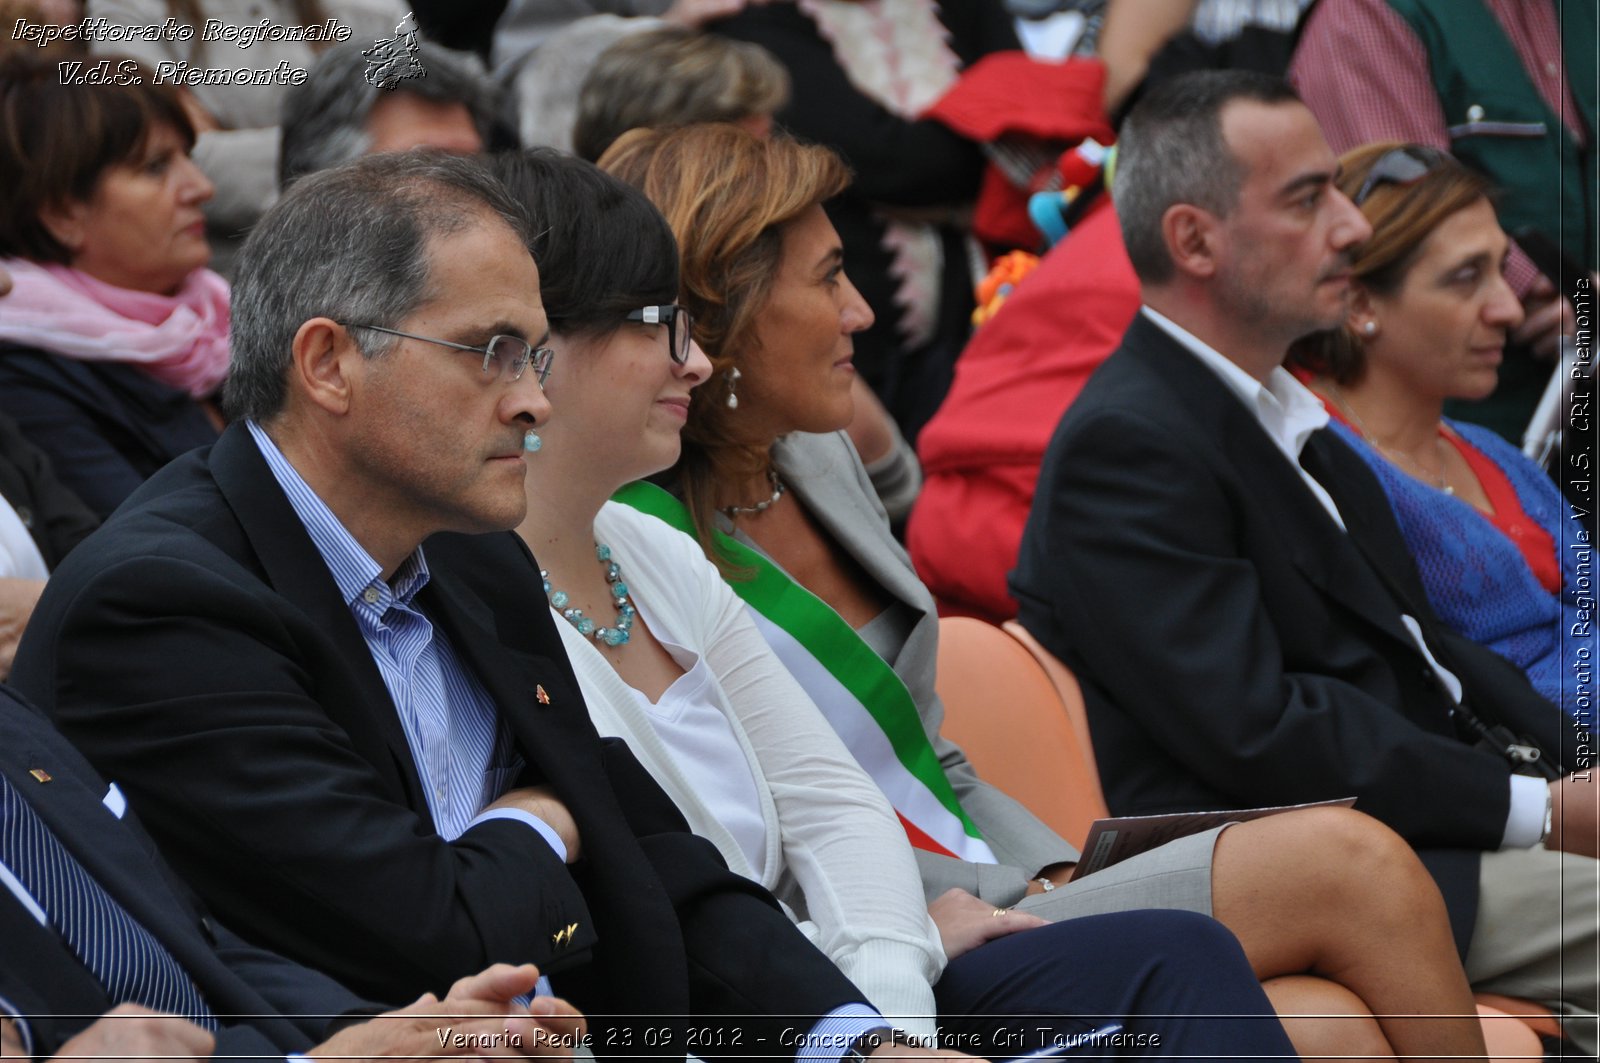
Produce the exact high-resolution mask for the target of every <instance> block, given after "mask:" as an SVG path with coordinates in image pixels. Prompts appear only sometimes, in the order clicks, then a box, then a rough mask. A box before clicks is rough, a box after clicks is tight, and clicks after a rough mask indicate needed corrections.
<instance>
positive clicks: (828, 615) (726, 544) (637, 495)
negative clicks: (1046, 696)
mask: <svg viewBox="0 0 1600 1063" xmlns="http://www.w3.org/2000/svg"><path fill="white" fill-rule="evenodd" d="M612 497H613V500H614V501H617V502H621V503H623V504H624V505H629V506H632V507H633V508H635V509H637V510H640V511H641V512H644V513H648V514H650V515H651V516H653V517H657V518H659V519H661V520H663V521H666V522H667V523H668V524H670V525H672V526H673V527H674V528H677V529H678V530H679V531H681V532H684V533H685V534H688V535H690V536H692V535H693V534H694V522H693V520H692V518H691V517H690V516H689V511H688V509H687V508H686V507H685V506H684V505H683V503H682V502H679V501H678V500H677V499H676V498H674V497H673V496H672V495H671V494H669V493H667V492H666V491H664V490H662V489H661V488H659V487H657V486H655V485H654V484H649V483H643V482H640V483H633V484H629V485H628V486H627V487H624V488H623V489H622V490H620V491H618V492H617V493H616V494H615V495H614V496H612ZM717 542H718V545H719V546H721V547H722V548H723V549H724V550H726V551H727V554H726V556H728V557H729V558H730V559H731V560H732V561H733V563H734V564H735V565H736V566H738V567H740V568H742V569H744V570H746V571H749V572H753V573H754V575H753V576H752V577H751V578H749V579H746V580H740V581H737V582H732V581H730V584H729V585H730V586H731V587H732V588H733V590H734V592H735V593H737V594H738V595H739V597H740V598H741V599H743V600H744V602H745V604H746V605H747V606H748V607H749V609H750V614H751V618H752V619H753V620H754V621H755V623H756V626H757V627H758V628H760V629H761V634H762V635H763V636H764V637H765V638H766V640H767V643H768V645H770V646H771V647H772V649H773V651H774V652H775V653H777V655H778V658H779V659H780V660H781V661H782V662H783V664H784V666H785V667H786V668H788V669H789V671H790V672H791V673H793V675H794V677H795V679H797V680H798V681H799V683H800V685H801V686H802V687H804V688H805V690H806V693H808V694H809V695H811V699H812V700H813V701H815V702H816V703H817V707H818V708H820V709H821V710H822V713H823V715H824V716H826V717H827V718H828V722H829V723H830V724H832V725H833V729H834V730H835V731H837V732H838V734H839V737H840V738H841V739H843V741H844V744H845V746H846V747H848V748H849V750H850V752H851V753H852V754H854V756H855V758H856V760H857V762H859V763H860V765H861V767H862V769H863V770H865V771H866V773H867V774H868V775H870V776H871V777H872V780H873V781H874V782H875V783H877V784H878V788H879V789H881V790H882V791H883V793H884V796H886V797H887V798H888V799H889V803H890V804H891V805H893V806H894V810H895V813H896V814H897V815H898V816H899V817H900V823H901V825H902V826H903V827H905V831H906V835H907V837H909V838H910V839H911V844H912V845H913V846H915V847H916V848H918V849H925V850H928V851H929V852H935V853H941V854H943V855H945V856H955V857H959V858H961V859H963V860H971V861H974V862H977V863H985V864H992V863H996V862H997V861H996V860H995V856H994V853H993V852H991V851H990V849H989V846H988V845H987V844H986V843H985V842H984V840H983V838H982V837H981V836H980V835H979V833H978V828H977V827H976V826H974V825H973V823H972V820H971V819H970V818H969V817H968V816H967V814H966V812H965V811H963V810H962V808H961V802H960V801H959V800H958V799H957V798H956V793H955V790H954V788H953V787H951V785H950V780H949V779H947V778H946V777H945V774H944V768H943V767H942V766H941V765H940V763H939V758H938V756H937V754H935V753H934V751H933V746H932V744H931V743H930V742H929V741H928V736H927V734H926V733H925V732H924V731H923V729H922V720H921V718H920V717H919V716H918V715H917V706H916V703H915V702H914V701H912V699H911V693H910V691H908V690H907V689H906V686H905V684H904V683H903V682H901V681H900V677H899V676H897V675H895V673H894V669H893V668H890V667H889V665H888V663H887V662H885V661H884V659H883V658H882V657H879V656H878V655H877V654H876V653H875V652H873V650H872V647H870V646H868V645H867V644H866V643H865V642H863V641H862V640H861V637H860V636H859V635H857V634H856V633H855V631H854V630H853V629H852V628H851V627H850V625H849V624H847V623H845V621H844V619H843V618H842V617H840V616H839V614H838V613H836V612H834V611H833V608H832V607H831V606H829V605H828V604H827V603H826V602H823V601H822V600H821V599H819V598H818V597H817V596H816V595H814V594H812V593H811V592H810V591H808V590H806V589H805V588H804V587H802V586H801V585H800V584H798V583H796V582H795V581H794V580H793V579H791V578H789V576H788V575H787V574H786V573H785V572H783V570H781V569H780V568H778V567H777V566H776V565H774V564H773V563H772V562H771V561H769V560H767V559H766V558H765V557H763V556H762V555H761V554H760V553H759V552H758V551H755V550H752V549H750V548H749V547H747V546H745V545H743V544H742V543H740V542H738V541H736V540H735V539H733V538H731V537H729V536H726V535H723V534H721V533H718V535H717Z"/></svg>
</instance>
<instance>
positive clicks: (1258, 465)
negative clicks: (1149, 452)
mask: <svg viewBox="0 0 1600 1063" xmlns="http://www.w3.org/2000/svg"><path fill="white" fill-rule="evenodd" d="M1126 347H1127V353H1128V354H1130V355H1132V356H1134V357H1135V358H1138V359H1140V360H1141V361H1143V362H1144V364H1145V365H1146V366H1147V367H1148V368H1150V369H1151V370H1153V372H1154V374H1155V376H1156V378H1157V380H1158V381H1159V386H1160V387H1161V388H1162V389H1164V390H1165V391H1166V392H1167V394H1166V396H1165V398H1166V400H1167V401H1168V402H1170V403H1171V404H1172V405H1174V406H1175V407H1176V408H1177V409H1179V410H1181V411H1183V412H1184V413H1185V414H1187V415H1188V416H1191V417H1193V418H1195V419H1196V420H1198V421H1199V422H1200V431H1199V433H1197V434H1196V435H1195V436H1194V438H1196V439H1212V440H1216V441H1217V443H1218V445H1219V446H1220V447H1221V449H1222V452H1223V455H1224V457H1225V459H1226V461H1227V464H1228V465H1229V466H1230V467H1231V468H1232V469H1233V470H1234V471H1235V472H1237V473H1238V474H1239V477H1240V479H1241V481H1242V486H1243V488H1244V490H1245V491H1247V492H1248V493H1249V495H1250V497H1251V500H1252V501H1253V502H1254V504H1255V505H1257V506H1258V507H1260V510H1261V512H1262V514H1263V516H1264V517H1265V519H1266V520H1267V521H1268V522H1269V523H1270V524H1272V526H1274V527H1275V528H1277V529H1279V533H1280V538H1281V540H1282V542H1283V547H1284V551H1285V553H1286V554H1287V555H1288V557H1289V560H1290V561H1291V562H1292V563H1293V564H1294V566H1295V567H1296V568H1297V569H1299V570H1300V572H1301V574H1302V575H1304V576H1305V577H1306V579H1307V580H1309V581H1310V582H1311V583H1312V584H1314V585H1315V586H1316V587H1317V588H1318V589H1319V590H1320V591H1321V592H1322V593H1323V594H1325V595H1327V596H1328V597H1329V598H1332V599H1334V600H1335V601H1337V602H1339V604H1340V605H1342V606H1344V607H1345V608H1346V609H1348V610H1349V611H1351V612H1353V613H1354V614H1355V615H1356V616H1358V617H1360V618H1362V619H1363V620H1365V621H1366V622H1367V623H1369V624H1370V625H1372V626H1373V627H1375V628H1377V629H1378V630H1380V631H1382V632H1383V633H1384V634H1385V635H1387V636H1389V637H1390V638H1391V639H1394V640H1396V641H1398V642H1401V643H1403V644H1404V645H1405V646H1406V647H1407V648H1409V649H1410V650H1412V651H1413V652H1414V651H1415V649H1416V643H1415V641H1413V640H1412V638H1411V635H1410V633H1409V632H1407V631H1406V629H1405V627H1404V626H1403V625H1402V624H1401V623H1400V618H1399V609H1400V608H1401V607H1402V603H1401V602H1397V601H1396V599H1395V597H1394V596H1393V595H1391V594H1390V593H1389V589H1388V588H1387V587H1386V586H1385V583H1384V581H1382V580H1381V579H1380V578H1379V577H1378V574H1377V573H1376V572H1375V571H1374V568H1373V564H1372V563H1371V562H1370V561H1369V559H1368V558H1367V557H1366V556H1364V554H1363V552H1362V550H1361V549H1360V548H1359V546H1358V545H1357V544H1356V542H1355V539H1356V536H1357V534H1358V533H1360V532H1364V531H1366V529H1367V527H1368V525H1367V523H1366V514H1365V513H1364V512H1362V508H1363V507H1362V506H1360V505H1350V504H1342V505H1340V506H1339V515H1340V516H1341V517H1342V518H1343V519H1344V521H1345V523H1346V527H1347V528H1348V529H1349V531H1348V532H1345V531H1341V530H1340V529H1339V526H1338V525H1337V524H1336V523H1334V520H1333V518H1332V517H1331V516H1329V514H1328V512H1327V510H1325V509H1324V508H1323V507H1322V503H1321V502H1320V501H1318V500H1317V497H1316V496H1315V495H1314V494H1312V493H1311V490H1310V489H1309V488H1308V487H1307V486H1306V484H1305V482H1304V481H1303V480H1302V479H1301V478H1300V474H1299V472H1298V471H1297V470H1296V469H1295V467H1294V465H1293V464H1292V463H1291V462H1290V460H1289V458H1288V456H1287V455H1285V454H1284V453H1283V451H1281V450H1279V449H1278V447H1277V445H1276V444H1275V443H1273V442H1272V440H1271V439H1270V438H1269V437H1268V436H1267V433H1266V430H1265V429H1263V428H1262V427H1261V424H1260V422H1258V421H1257V420H1256V419H1255V417H1254V415H1253V414H1252V413H1251V412H1250V410H1248V409H1247V408H1246V407H1245V405H1244V404H1243V403H1242V402H1240V401H1239V398H1238V396H1236V395H1235V394H1234V393H1233V392H1232V391H1231V390H1230V389H1229V388H1228V386H1227V385H1226V384H1225V383H1224V382H1223V381H1222V380H1220V379H1219V378H1218V377H1217V375H1216V374H1215V373H1213V372H1212V371H1211V369H1210V368H1209V367H1207V366H1206V365H1204V364H1202V363H1201V362H1200V360H1199V359H1198V358H1196V357H1195V356H1194V355H1193V354H1192V353H1190V352H1189V351H1187V350H1184V349H1183V348H1182V347H1181V346H1180V345H1179V344H1178V342H1177V341H1176V340H1174V339H1173V338H1172V337H1171V336H1169V335H1167V333H1166V332H1164V331H1163V330H1162V329H1160V328H1158V327H1157V326H1156V325H1155V324H1153V323H1152V322H1150V321H1149V320H1148V319H1146V318H1145V317H1144V315H1143V314H1141V315H1139V317H1137V318H1135V321H1134V325H1133V327H1132V328H1131V329H1130V330H1129V335H1128V340H1127V342H1126ZM1326 435H1327V433H1326V432H1325V431H1321V432H1317V433H1315V434H1313V436H1312V437H1311V439H1310V441H1308V443H1307V446H1306V452H1307V453H1308V454H1310V455H1311V459H1310V460H1311V461H1312V463H1313V464H1315V465H1317V466H1318V468H1316V469H1312V468H1311V467H1310V466H1308V467H1307V471H1310V472H1312V475H1313V477H1314V478H1315V479H1317V480H1318V482H1319V483H1321V484H1322V485H1323V487H1324V488H1326V489H1328V492H1329V494H1330V495H1332V496H1333V497H1334V499H1335V502H1336V503H1337V502H1338V499H1339V497H1340V495H1341V494H1344V493H1345V492H1346V490H1347V483H1346V481H1347V479H1348V476H1347V475H1346V474H1347V472H1348V470H1345V469H1343V468H1341V467H1340V465H1341V463H1338V462H1337V461H1336V460H1335V461H1328V460H1326V454H1327V448H1328V447H1330V446H1337V444H1333V443H1330V442H1329V441H1328V440H1327V439H1326ZM1322 466H1330V467H1334V468H1338V469H1339V472H1338V475H1337V476H1333V477H1330V478H1331V479H1333V482H1332V483H1330V482H1329V480H1328V479H1324V477H1323V475H1321V473H1322V472H1323V468H1322ZM1345 497H1347V498H1348V497H1350V496H1349V495H1348V494H1346V495H1345ZM1380 503H1381V504H1383V505H1387V504H1388V503H1387V502H1386V501H1384V500H1382V499H1381V498H1380ZM1347 510H1348V512H1347Z"/></svg>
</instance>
